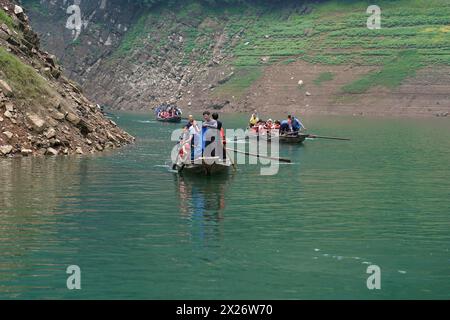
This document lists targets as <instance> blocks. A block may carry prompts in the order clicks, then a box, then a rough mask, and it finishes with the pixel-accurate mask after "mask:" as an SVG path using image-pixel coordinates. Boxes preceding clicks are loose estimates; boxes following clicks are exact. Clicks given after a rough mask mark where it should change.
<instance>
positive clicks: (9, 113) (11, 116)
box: [3, 111, 14, 119]
mask: <svg viewBox="0 0 450 320" xmlns="http://www.w3.org/2000/svg"><path fill="white" fill-rule="evenodd" d="M3 115H4V116H5V117H6V118H8V119H12V118H14V116H13V114H12V113H11V112H9V111H5V113H4V114H3Z"/></svg>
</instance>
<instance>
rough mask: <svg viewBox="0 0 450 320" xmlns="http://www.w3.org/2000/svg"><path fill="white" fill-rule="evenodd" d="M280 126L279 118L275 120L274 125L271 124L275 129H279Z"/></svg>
mask: <svg viewBox="0 0 450 320" xmlns="http://www.w3.org/2000/svg"><path fill="white" fill-rule="evenodd" d="M280 127H281V122H280V121H279V120H276V121H275V123H274V125H273V128H274V129H275V130H280Z"/></svg>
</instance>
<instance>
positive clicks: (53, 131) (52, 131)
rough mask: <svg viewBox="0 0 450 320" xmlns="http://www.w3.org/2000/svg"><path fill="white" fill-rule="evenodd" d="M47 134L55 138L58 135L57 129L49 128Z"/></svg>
mask: <svg viewBox="0 0 450 320" xmlns="http://www.w3.org/2000/svg"><path fill="white" fill-rule="evenodd" d="M45 136H46V137H47V139H51V138H54V137H55V136H56V130H55V129H53V128H50V129H48V131H47V132H46V133H45Z"/></svg>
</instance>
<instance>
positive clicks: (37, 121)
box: [27, 113, 46, 133]
mask: <svg viewBox="0 0 450 320" xmlns="http://www.w3.org/2000/svg"><path fill="white" fill-rule="evenodd" d="M27 120H28V122H30V124H31V126H32V127H33V130H34V131H36V132H37V133H41V132H43V131H44V130H45V126H46V123H45V121H44V120H42V119H41V118H40V117H39V116H38V115H37V114H34V113H27Z"/></svg>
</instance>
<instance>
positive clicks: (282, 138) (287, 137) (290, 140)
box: [247, 130, 309, 144]
mask: <svg viewBox="0 0 450 320" xmlns="http://www.w3.org/2000/svg"><path fill="white" fill-rule="evenodd" d="M249 137H252V138H255V137H256V138H257V139H264V140H267V141H269V142H271V140H272V137H273V135H272V136H271V134H270V133H268V132H263V133H258V132H256V131H255V130H250V131H249V136H248V137H247V138H249ZM308 137H309V134H304V133H294V134H292V133H291V134H290V133H287V134H279V133H278V141H279V142H280V143H286V144H296V143H297V144H301V143H303V142H304V141H305V140H306V138H308Z"/></svg>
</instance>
